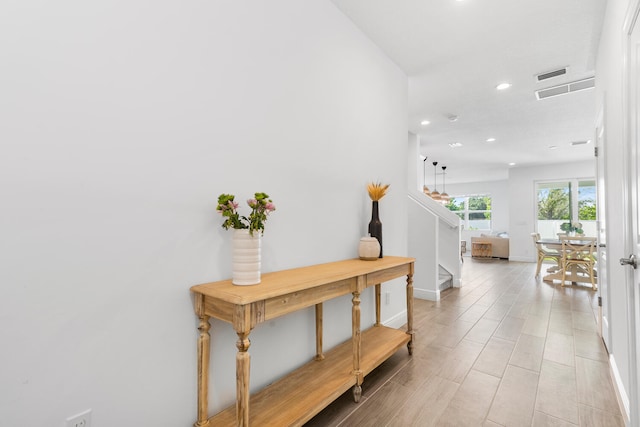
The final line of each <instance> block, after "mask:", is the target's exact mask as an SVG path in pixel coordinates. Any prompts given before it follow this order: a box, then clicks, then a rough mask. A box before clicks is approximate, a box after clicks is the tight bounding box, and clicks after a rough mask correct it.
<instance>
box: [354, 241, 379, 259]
mask: <svg viewBox="0 0 640 427" xmlns="http://www.w3.org/2000/svg"><path fill="white" fill-rule="evenodd" d="M358 256H359V257H360V259H363V260H365V261H375V260H377V259H378V258H379V257H380V242H378V239H376V238H375V237H370V236H367V237H363V238H362V239H360V244H358Z"/></svg>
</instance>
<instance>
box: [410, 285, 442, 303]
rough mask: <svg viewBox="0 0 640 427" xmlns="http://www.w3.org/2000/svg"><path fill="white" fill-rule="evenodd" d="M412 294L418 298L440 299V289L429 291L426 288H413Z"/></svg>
mask: <svg viewBox="0 0 640 427" xmlns="http://www.w3.org/2000/svg"><path fill="white" fill-rule="evenodd" d="M413 296H414V298H418V299H426V300H429V301H440V291H439V290H438V291H430V290H428V289H418V288H413Z"/></svg>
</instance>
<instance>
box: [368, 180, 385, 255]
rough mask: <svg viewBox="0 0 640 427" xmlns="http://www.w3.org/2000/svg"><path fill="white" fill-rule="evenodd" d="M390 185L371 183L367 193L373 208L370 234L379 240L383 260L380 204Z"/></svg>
mask: <svg viewBox="0 0 640 427" xmlns="http://www.w3.org/2000/svg"><path fill="white" fill-rule="evenodd" d="M388 188H389V184H386V185H382V184H380V183H379V182H378V183H373V182H371V183H369V184H368V185H367V191H368V193H369V197H370V198H371V201H372V206H371V221H370V222H369V234H370V235H371V237H375V238H376V239H378V242H379V243H380V256H379V258H382V222H380V213H379V211H378V202H379V201H380V199H382V198H383V197H384V196H385V194H387V189H388Z"/></svg>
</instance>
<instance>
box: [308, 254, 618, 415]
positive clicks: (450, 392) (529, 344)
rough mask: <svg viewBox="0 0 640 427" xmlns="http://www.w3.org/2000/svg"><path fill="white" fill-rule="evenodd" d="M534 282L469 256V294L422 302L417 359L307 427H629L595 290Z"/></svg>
mask: <svg viewBox="0 0 640 427" xmlns="http://www.w3.org/2000/svg"><path fill="white" fill-rule="evenodd" d="M543 267H544V266H543ZM534 274H535V264H531V263H519V262H509V261H502V260H492V261H478V260H474V259H471V258H465V262H464V265H463V274H462V280H463V286H462V287H461V288H453V289H448V290H446V291H444V292H443V293H442V295H441V300H440V301H439V302H433V301H425V300H419V299H417V300H415V309H414V310H415V311H414V326H415V332H416V336H415V347H414V353H413V356H409V355H408V353H407V351H406V349H401V350H400V351H398V352H397V353H396V354H394V355H393V356H392V357H391V358H390V359H388V360H387V361H386V362H384V363H383V364H382V365H380V367H378V368H377V369H376V370H375V371H373V372H372V373H371V374H369V375H368V376H367V377H366V378H365V381H364V384H363V387H362V389H363V391H362V398H361V400H360V402H359V403H357V404H356V403H354V402H353V398H352V395H351V391H349V392H347V393H345V394H344V395H342V396H341V397H339V398H338V399H337V400H336V401H335V402H333V403H332V404H331V405H329V406H328V407H327V408H326V409H325V410H324V411H322V412H321V413H319V414H318V415H317V416H316V417H314V418H313V419H311V420H310V421H309V422H308V423H307V424H306V426H307V427H316V426H322V427H325V426H343V427H346V426H348V427H351V426H372V427H374V426H375V427H380V426H536V427H538V426H606V427H615V426H624V420H623V417H622V415H621V412H620V409H619V406H618V402H617V399H616V395H615V391H614V388H613V383H612V381H611V378H610V376H609V366H608V363H607V353H606V350H605V348H604V345H603V344H602V341H601V339H600V337H599V335H598V328H597V322H596V316H597V306H596V304H597V294H596V292H594V291H592V290H591V288H590V287H589V286H582V285H574V286H570V287H564V288H563V287H561V286H560V285H559V284H549V283H545V282H543V281H542V280H541V279H540V278H534Z"/></svg>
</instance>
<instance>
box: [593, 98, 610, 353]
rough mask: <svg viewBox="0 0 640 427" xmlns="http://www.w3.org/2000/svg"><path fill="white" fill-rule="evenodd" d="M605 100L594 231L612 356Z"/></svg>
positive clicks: (604, 330) (598, 136)
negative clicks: (605, 183)
mask: <svg viewBox="0 0 640 427" xmlns="http://www.w3.org/2000/svg"><path fill="white" fill-rule="evenodd" d="M605 111H606V100H603V102H602V109H601V110H600V112H599V113H598V115H597V118H596V129H595V150H596V152H595V156H596V206H597V208H596V212H597V219H596V227H597V237H598V251H597V256H598V295H599V298H600V299H599V301H598V303H599V304H598V305H599V310H598V311H599V313H598V314H599V315H598V327H599V328H598V329H599V332H600V337H601V338H602V341H603V342H604V345H605V347H606V348H607V352H609V353H610V352H611V325H610V323H609V321H610V319H609V315H610V313H611V302H610V298H609V260H608V258H607V226H606V225H607V223H606V220H607V218H608V213H607V210H606V209H607V203H606V199H605V198H606V187H605V185H604V182H605V180H606V176H607V162H606V148H605V145H606V129H605V123H606V121H605Z"/></svg>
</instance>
